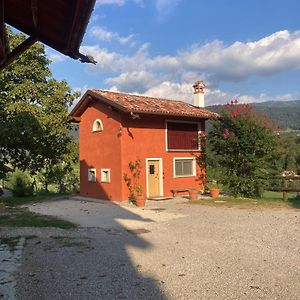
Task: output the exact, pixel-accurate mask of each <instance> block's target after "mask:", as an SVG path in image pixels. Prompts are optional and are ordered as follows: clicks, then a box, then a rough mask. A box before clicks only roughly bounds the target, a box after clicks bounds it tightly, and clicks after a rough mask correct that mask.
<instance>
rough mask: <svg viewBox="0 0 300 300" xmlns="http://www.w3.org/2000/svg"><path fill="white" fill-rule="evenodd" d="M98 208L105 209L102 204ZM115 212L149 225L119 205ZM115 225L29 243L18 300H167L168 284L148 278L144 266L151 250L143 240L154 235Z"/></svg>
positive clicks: (43, 237) (67, 232)
mask: <svg viewBox="0 0 300 300" xmlns="http://www.w3.org/2000/svg"><path fill="white" fill-rule="evenodd" d="M95 204H97V206H98V207H100V209H101V205H102V204H101V203H95ZM112 205H114V204H112ZM114 209H118V210H119V211H118V212H117V214H116V215H119V216H122V218H126V219H128V220H140V221H143V219H142V218H141V217H140V216H139V215H137V214H135V213H132V212H130V211H128V210H125V209H123V208H122V207H120V206H118V205H117V207H114ZM145 221H149V220H145ZM110 225H111V226H110V228H80V229H71V230H65V231H59V232H58V233H56V234H50V235H49V229H48V233H47V229H43V230H45V233H46V235H45V234H43V232H42V231H41V233H40V234H39V237H36V238H33V239H30V240H28V241H27V243H26V246H25V249H24V250H23V256H22V260H21V267H20V268H19V270H18V275H17V299H72V300H73V299H167V297H166V296H165V295H164V293H163V292H162V290H161V289H160V285H161V284H163V282H159V281H157V280H155V279H154V278H151V277H150V276H149V275H146V274H147V270H145V269H144V266H143V259H142V256H143V252H144V251H147V249H148V248H150V247H151V245H150V244H149V243H148V242H147V241H146V240H145V239H144V238H143V236H146V235H147V233H148V232H149V231H147V230H142V229H141V230H133V231H132V230H131V231H130V230H129V231H128V230H126V229H125V228H121V227H120V223H119V222H118V221H117V220H114V219H112V220H110ZM47 235H48V236H47ZM46 236H47V237H46ZM134 248H137V249H134ZM132 252H135V262H133V260H132V258H131V256H130V253H132ZM139 255H140V256H139ZM139 257H141V259H139Z"/></svg>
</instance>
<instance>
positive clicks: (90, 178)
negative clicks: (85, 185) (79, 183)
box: [88, 168, 97, 182]
mask: <svg viewBox="0 0 300 300" xmlns="http://www.w3.org/2000/svg"><path fill="white" fill-rule="evenodd" d="M91 171H93V172H94V174H95V176H94V177H93V178H92V177H91V173H90V172H91ZM96 181H97V170H96V169H95V168H89V169H88V182H96Z"/></svg>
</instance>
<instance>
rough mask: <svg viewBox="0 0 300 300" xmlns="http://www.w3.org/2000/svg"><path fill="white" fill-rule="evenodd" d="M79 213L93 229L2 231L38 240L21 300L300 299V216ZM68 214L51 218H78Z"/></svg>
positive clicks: (162, 208) (187, 210) (214, 211)
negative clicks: (29, 236)
mask: <svg viewBox="0 0 300 300" xmlns="http://www.w3.org/2000/svg"><path fill="white" fill-rule="evenodd" d="M76 203H77V204H76V205H77V206H78V207H77V209H78V211H77V212H78V214H79V215H80V216H79V217H78V220H77V223H80V224H81V225H86V226H87V227H83V228H79V229H72V230H58V229H35V230H33V229H31V228H27V229H26V228H25V229H15V230H11V229H6V230H2V232H1V235H11V236H20V235H22V236H24V235H34V236H35V237H34V238H33V237H31V238H30V239H28V240H27V241H26V243H25V244H26V246H25V247H24V249H23V254H22V258H21V261H20V263H21V265H20V266H19V268H18V273H16V275H15V277H16V279H17V285H16V296H17V299H299V295H300V233H299V230H300V212H299V210H292V209H282V210H278V209H273V210H271V209H264V210H258V209H257V210H250V209H249V210H248V209H235V208H214V207H208V206H201V205H192V204H188V203H183V202H180V201H179V203H176V204H174V203H170V202H155V203H150V204H148V205H147V208H146V209H145V210H142V209H140V208H135V207H132V206H130V205H125V206H118V205H114V204H108V203H105V204H103V203H93V202H82V203H81V202H80V201H78V200H77V202H76ZM69 204H70V206H69V211H68V210H66V211H65V212H64V213H63V211H64V210H63V209H62V207H60V206H59V205H62V202H52V203H51V204H49V203H48V204H47V205H50V206H49V207H48V212H49V214H50V211H51V214H53V212H54V211H56V210H57V209H56V208H55V207H60V209H59V215H60V216H61V215H62V214H66V216H65V217H66V218H67V219H70V218H74V214H73V210H74V207H76V205H75V206H74V205H73V204H74V203H73V202H71V201H70V202H69ZM82 206H83V207H84V209H83V211H81V213H80V209H81V208H82ZM37 207H38V206H35V209H37ZM51 207H52V208H51ZM72 207H73V208H72ZM85 210H87V211H85ZM96 210H99V212H98V213H96V212H95V211H96ZM102 210H103V211H105V210H106V211H107V212H109V211H110V215H109V213H107V215H109V218H108V219H106V217H105V213H103V211H102ZM93 211H94V213H95V215H93ZM101 211H102V212H101ZM71 212H72V213H71ZM75 212H76V209H75ZM75 212H74V213H75ZM87 212H89V213H87ZM67 214H68V216H67ZM81 215H85V217H86V220H87V221H86V224H84V223H81V222H83V218H82V217H81ZM96 215H97V217H95V216H96ZM97 218H98V219H99V218H100V220H98V221H97ZM92 219H93V221H91V220H92ZM101 219H102V220H101ZM120 220H122V221H123V223H122V222H120ZM73 221H74V220H73ZM91 226H92V227H91Z"/></svg>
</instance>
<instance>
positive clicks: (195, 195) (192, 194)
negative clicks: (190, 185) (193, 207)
mask: <svg viewBox="0 0 300 300" xmlns="http://www.w3.org/2000/svg"><path fill="white" fill-rule="evenodd" d="M189 195H190V201H191V202H193V201H197V200H198V195H199V191H198V190H197V189H190V190H189Z"/></svg>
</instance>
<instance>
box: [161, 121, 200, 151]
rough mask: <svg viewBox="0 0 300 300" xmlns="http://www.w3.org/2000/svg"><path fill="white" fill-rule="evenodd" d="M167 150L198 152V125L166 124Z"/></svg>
mask: <svg viewBox="0 0 300 300" xmlns="http://www.w3.org/2000/svg"><path fill="white" fill-rule="evenodd" d="M167 143H168V150H198V149H199V137H198V124H197V123H176V122H167Z"/></svg>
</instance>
